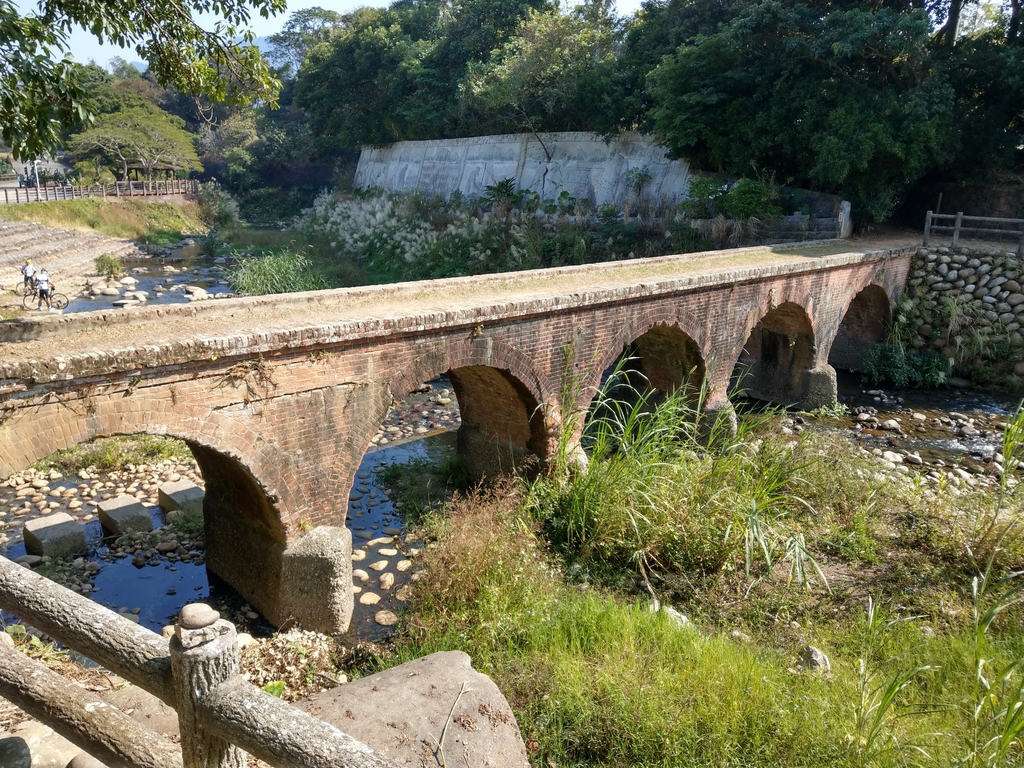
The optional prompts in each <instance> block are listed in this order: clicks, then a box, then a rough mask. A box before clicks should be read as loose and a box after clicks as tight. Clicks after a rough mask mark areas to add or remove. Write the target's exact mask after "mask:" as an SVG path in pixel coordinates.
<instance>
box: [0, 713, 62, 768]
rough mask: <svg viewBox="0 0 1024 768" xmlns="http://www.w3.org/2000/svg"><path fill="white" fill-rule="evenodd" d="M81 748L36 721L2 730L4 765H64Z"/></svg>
mask: <svg viewBox="0 0 1024 768" xmlns="http://www.w3.org/2000/svg"><path fill="white" fill-rule="evenodd" d="M81 751H82V750H81V749H79V748H78V747H76V746H75V745H74V744H72V743H71V742H70V741H68V740H67V739H65V738H64V737H63V736H61V735H60V734H59V733H57V732H56V731H54V730H53V729H52V728H50V727H48V726H45V725H43V724H42V723H40V722H37V721H35V720H27V721H26V722H24V723H19V724H18V725H16V726H14V727H13V728H11V730H10V731H9V732H0V765H2V766H4V768H64V766H66V765H67V764H68V762H69V761H70V760H71V759H72V758H74V757H75V756H76V755H77V754H78V753H79V752H81Z"/></svg>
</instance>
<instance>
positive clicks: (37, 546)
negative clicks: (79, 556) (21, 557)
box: [22, 512, 85, 557]
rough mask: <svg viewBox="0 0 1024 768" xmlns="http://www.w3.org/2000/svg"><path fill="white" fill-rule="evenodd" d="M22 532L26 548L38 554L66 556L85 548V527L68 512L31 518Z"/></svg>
mask: <svg viewBox="0 0 1024 768" xmlns="http://www.w3.org/2000/svg"><path fill="white" fill-rule="evenodd" d="M22 534H23V536H24V538H25V549H27V550H28V551H29V552H32V553H35V554H37V555H48V556H49V557H66V556H67V555H70V554H72V553H74V552H79V551H81V550H83V549H85V528H83V527H82V525H81V524H80V523H77V522H75V520H74V519H72V517H71V515H69V514H67V513H66V512H57V513H55V514H52V515H46V516H44V517H37V518H35V519H34V520H29V521H28V522H27V523H25V528H24V530H23V532H22Z"/></svg>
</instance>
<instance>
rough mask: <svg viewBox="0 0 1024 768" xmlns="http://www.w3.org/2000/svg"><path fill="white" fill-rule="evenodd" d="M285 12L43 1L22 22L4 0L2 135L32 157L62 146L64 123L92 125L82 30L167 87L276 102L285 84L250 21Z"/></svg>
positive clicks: (240, 5) (218, 4)
mask: <svg viewBox="0 0 1024 768" xmlns="http://www.w3.org/2000/svg"><path fill="white" fill-rule="evenodd" d="M284 8H285V0H132V2H105V1H104V0H42V2H41V3H40V13H39V15H24V16H22V15H21V14H19V13H18V12H17V10H16V9H15V7H14V5H13V4H12V3H11V2H9V0H0V126H2V128H0V133H2V136H3V139H4V141H5V142H6V143H7V144H9V145H10V146H11V149H12V150H13V152H14V155H15V157H16V158H19V159H27V158H30V157H33V156H35V155H37V154H41V153H43V152H45V151H48V150H52V149H53V148H54V147H56V146H57V144H58V143H59V141H60V134H61V129H62V127H70V126H72V125H75V124H79V123H82V122H84V121H86V120H87V118H88V115H89V113H88V108H87V105H86V102H85V97H86V93H85V91H84V90H83V88H82V87H81V85H80V83H79V74H80V70H79V67H78V66H77V65H76V64H75V63H74V62H73V60H72V59H71V58H70V56H69V55H68V34H69V32H70V31H71V29H72V28H74V27H76V26H78V27H83V28H85V29H87V30H88V31H89V32H91V33H92V34H93V35H94V36H95V37H96V38H97V39H98V40H100V41H101V42H110V43H114V44H116V45H120V46H122V47H125V48H134V50H135V51H136V53H138V54H139V56H140V57H142V58H143V59H145V60H146V61H148V62H149V70H150V72H151V73H152V74H153V76H154V77H155V78H156V80H157V81H158V82H159V83H161V84H162V85H173V86H174V87H176V88H178V89H179V90H182V91H184V92H187V93H190V94H194V95H195V96H196V97H197V98H198V97H205V98H207V99H210V100H212V101H223V100H229V101H235V102H240V103H251V102H261V101H267V102H274V100H275V99H276V93H277V89H278V86H279V83H278V82H277V80H276V79H275V78H274V77H273V76H272V75H271V73H270V69H269V67H268V65H267V64H266V62H265V61H264V60H263V58H262V56H261V55H260V52H259V50H258V49H257V48H256V47H255V46H253V45H251V43H252V41H253V39H254V35H253V32H252V30H251V29H250V28H249V27H248V23H249V19H250V15H251V13H253V12H256V13H258V14H259V15H260V16H262V17H264V18H268V17H269V16H271V15H273V14H276V13H279V12H281V11H283V10H284ZM207 11H212V12H216V13H218V14H219V15H220V16H221V17H222V21H221V22H219V23H218V24H217V26H216V27H215V28H214V29H213V30H212V31H208V30H205V29H203V28H202V27H200V26H199V25H198V24H197V23H196V22H195V21H194V20H193V18H192V14H193V12H196V13H200V12H207ZM60 54H63V58H62V59H60V60H59V61H55V60H54V57H55V56H57V55H60Z"/></svg>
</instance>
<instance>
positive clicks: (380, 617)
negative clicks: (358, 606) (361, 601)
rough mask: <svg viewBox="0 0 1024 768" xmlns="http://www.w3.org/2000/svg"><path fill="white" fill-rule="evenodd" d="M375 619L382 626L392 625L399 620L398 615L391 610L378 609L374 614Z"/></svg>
mask: <svg viewBox="0 0 1024 768" xmlns="http://www.w3.org/2000/svg"><path fill="white" fill-rule="evenodd" d="M373 620H374V621H376V622H377V623H378V624H380V625H381V626H382V627H390V626H393V625H394V624H395V623H396V622H397V621H398V617H397V616H396V615H395V614H393V613H392V612H391V611H377V612H376V613H375V614H373Z"/></svg>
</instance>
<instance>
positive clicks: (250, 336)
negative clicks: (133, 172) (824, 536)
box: [0, 241, 911, 395]
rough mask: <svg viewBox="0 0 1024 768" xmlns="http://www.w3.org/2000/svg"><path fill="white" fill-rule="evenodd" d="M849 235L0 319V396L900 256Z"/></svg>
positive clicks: (897, 251)
mask: <svg viewBox="0 0 1024 768" xmlns="http://www.w3.org/2000/svg"><path fill="white" fill-rule="evenodd" d="M850 245H851V244H850V242H849V241H836V242H829V243H824V244H821V243H816V244H798V245H790V246H776V247H767V246H766V247H755V248H742V249H734V250H727V251H712V252H708V253H696V254H686V255H681V256H665V257H661V258H654V259H640V260H634V261H627V262H610V263H604V264H594V265H587V266H581V267H564V268H559V269H546V270H533V271H525V272H512V273H500V274H493V275H478V276H473V277H462V278H451V279H446V280H431V281H422V282H411V283H399V284H394V285H382V286H371V287H367V288H341V289H334V290H326V291H315V292H309V293H298V294H286V295H277V296H267V297H249V298H238V299H227V300H222V301H218V302H215V303H214V302H210V303H208V304H207V303H204V304H186V305H172V306H153V307H147V308H142V309H133V310H110V311H104V312H90V313H81V314H71V315H66V316H50V315H47V316H43V317H39V318H29V319H27V320H22V321H8V322H0V395H2V394H4V393H7V392H11V391H13V390H16V389H18V388H20V387H19V384H18V383H17V382H19V380H20V381H23V380H25V379H31V380H33V381H34V382H35V383H36V384H43V383H46V382H52V381H58V380H62V379H64V380H66V379H69V378H74V377H78V376H90V375H107V374H110V373H114V372H119V371H130V370H133V369H136V368H140V367H154V366H162V365H172V364H175V363H184V362H188V361H194V360H197V359H201V358H203V357H209V356H210V355H217V356H219V357H225V356H251V355H254V354H267V353H272V352H274V351H277V350H280V349H282V348H288V349H296V348H304V347H309V348H314V347H317V346H320V345H324V344H334V343H337V342H341V341H351V340H353V339H367V338H373V337H377V336H383V335H388V334H394V333H405V332H409V331H413V332H417V331H418V332H423V331H428V330H430V329H434V328H453V327H457V326H470V327H473V328H475V327H476V326H477V325H484V326H485V325H486V324H487V323H489V322H495V321H507V320H512V319H515V318H523V317H527V316H530V315H535V314H538V313H551V312H560V311H568V310H571V309H573V308H579V307H594V306H598V305H601V304H605V303H619V302H624V301H626V302H628V301H636V300H643V299H650V298H652V297H656V296H665V295H671V294H676V293H681V292H691V291H694V290H700V289H702V288H709V287H713V286H721V285H733V284H738V283H742V282H749V281H763V280H765V279H766V278H771V277H780V276H784V275H798V274H801V273H806V272H821V271H825V270H830V269H836V268H842V267H845V266H849V265H852V264H857V263H865V262H877V261H879V260H880V259H881V260H885V259H887V258H889V257H891V256H894V255H902V254H903V251H904V250H905V249H906V248H910V247H911V246H909V245H903V246H900V247H896V248H885V249H877V248H873V247H870V246H871V244H870V243H869V244H868V247H866V248H851V247H850Z"/></svg>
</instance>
